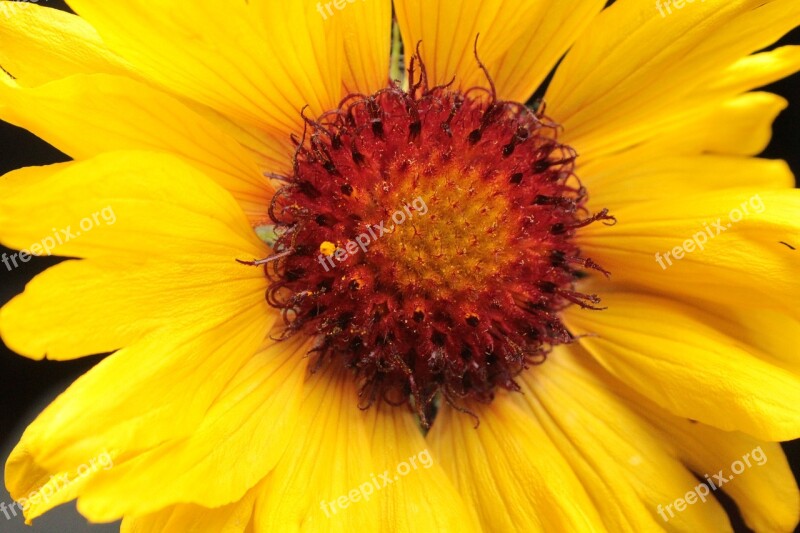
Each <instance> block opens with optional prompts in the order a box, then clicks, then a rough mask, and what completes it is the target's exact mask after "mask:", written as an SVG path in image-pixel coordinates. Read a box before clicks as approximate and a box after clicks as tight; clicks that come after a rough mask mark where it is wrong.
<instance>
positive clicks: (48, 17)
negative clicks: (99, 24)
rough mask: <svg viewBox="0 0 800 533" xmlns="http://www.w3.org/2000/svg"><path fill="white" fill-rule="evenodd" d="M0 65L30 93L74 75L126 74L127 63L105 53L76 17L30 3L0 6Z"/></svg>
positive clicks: (98, 42) (86, 25) (99, 42)
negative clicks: (29, 89) (35, 88)
mask: <svg viewBox="0 0 800 533" xmlns="http://www.w3.org/2000/svg"><path fill="white" fill-rule="evenodd" d="M0 13H2V14H3V15H5V16H4V17H3V24H0V65H2V66H3V69H4V70H5V71H6V72H8V73H10V74H12V75H13V76H14V78H16V80H17V82H19V84H20V85H24V86H26V87H31V86H34V85H39V84H42V83H46V82H48V81H52V80H57V79H60V78H65V77H67V76H71V75H73V74H79V73H92V72H107V73H116V74H125V73H127V72H129V67H128V65H127V64H126V63H125V61H124V60H123V59H122V58H120V57H119V56H117V55H116V54H114V53H113V52H111V51H109V50H108V48H107V47H106V45H105V44H104V43H103V41H102V39H100V37H99V36H98V35H97V32H96V31H95V30H94V28H92V26H91V25H90V24H89V23H87V22H86V21H84V20H82V19H81V18H80V17H77V16H75V15H72V14H70V13H65V12H64V11H61V10H59V9H51V8H49V7H43V6H39V5H36V4H35V3H31V2H12V1H3V2H0Z"/></svg>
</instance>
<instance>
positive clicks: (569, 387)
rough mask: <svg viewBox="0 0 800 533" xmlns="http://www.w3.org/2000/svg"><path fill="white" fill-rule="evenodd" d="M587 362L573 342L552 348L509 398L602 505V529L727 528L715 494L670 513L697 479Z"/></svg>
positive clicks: (686, 529)
mask: <svg viewBox="0 0 800 533" xmlns="http://www.w3.org/2000/svg"><path fill="white" fill-rule="evenodd" d="M587 359H589V361H587ZM587 363H588V364H587ZM591 363H592V362H591V360H590V356H589V355H588V354H587V353H586V352H585V351H584V350H582V349H581V348H580V347H579V346H561V347H558V348H557V349H555V350H554V351H553V352H552V353H551V354H550V356H549V357H548V359H547V361H546V363H545V364H543V365H541V366H538V367H535V368H531V369H530V370H529V371H528V372H526V373H524V374H523V375H522V376H520V381H521V386H522V394H516V395H512V398H513V399H514V400H515V401H516V402H517V403H518V404H521V405H523V406H524V407H525V408H526V409H527V410H528V411H529V412H531V414H532V415H533V416H536V418H537V419H539V421H540V422H541V424H542V426H543V427H544V428H545V430H546V431H547V433H548V435H549V436H550V438H551V439H552V440H553V442H554V443H555V444H556V446H557V447H558V449H559V450H560V451H561V453H562V454H563V455H564V456H565V457H566V458H567V460H568V461H569V463H570V465H571V466H572V468H573V469H574V470H575V473H576V474H577V475H578V477H579V478H580V479H581V481H582V482H583V484H584V486H585V487H586V491H587V493H588V494H589V496H590V497H591V498H592V501H593V502H594V504H595V505H596V506H597V508H598V509H602V513H601V517H602V519H603V521H604V524H605V526H606V528H607V530H608V531H654V530H659V529H660V528H662V527H663V528H665V529H669V530H677V531H712V530H713V531H719V530H721V529H727V530H729V529H730V526H729V524H728V519H727V517H726V515H725V512H724V510H723V509H722V507H721V506H720V505H719V504H718V503H717V502H716V501H715V500H714V499H713V498H711V499H710V501H707V502H705V504H704V505H694V506H689V507H688V508H686V509H685V510H684V511H683V512H680V513H678V514H676V515H675V516H672V517H670V516H669V514H668V511H667V510H665V508H664V506H666V505H668V504H670V503H672V502H674V500H675V499H676V498H678V497H681V496H683V495H684V494H685V493H686V491H687V490H690V489H692V488H694V487H696V486H697V485H698V482H697V480H695V478H694V476H693V475H692V473H691V472H690V471H689V470H688V469H687V468H686V467H685V466H684V465H683V464H682V463H681V462H680V461H679V460H678V458H677V457H676V455H677V454H676V453H675V450H674V448H673V446H672V445H671V441H670V440H669V439H668V438H664V436H663V435H662V434H661V433H660V432H659V431H658V430H657V429H656V428H655V427H653V426H652V425H651V424H650V423H649V422H648V421H647V419H646V418H644V417H642V416H641V415H639V414H638V413H637V412H636V411H635V410H634V406H633V405H632V404H630V403H628V402H626V401H625V399H623V398H620V397H618V396H617V395H616V394H615V390H614V388H610V387H609V384H608V382H607V380H604V379H603V377H604V376H605V375H606V374H607V373H606V371H605V370H603V369H602V368H601V367H599V366H598V365H596V364H594V365H591ZM667 522H668V523H667Z"/></svg>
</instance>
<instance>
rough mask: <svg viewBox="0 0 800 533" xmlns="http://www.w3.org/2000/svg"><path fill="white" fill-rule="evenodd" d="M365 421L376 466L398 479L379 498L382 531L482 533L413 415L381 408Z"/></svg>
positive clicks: (384, 405)
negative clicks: (384, 468)
mask: <svg viewBox="0 0 800 533" xmlns="http://www.w3.org/2000/svg"><path fill="white" fill-rule="evenodd" d="M366 415H367V416H366V424H367V428H368V429H367V431H368V432H369V434H371V435H372V443H371V444H372V446H371V452H372V456H373V461H374V463H375V464H376V465H386V466H387V467H393V468H394V472H396V473H397V474H396V477H397V479H396V480H395V481H394V482H393V484H392V486H391V487H390V488H388V489H387V490H381V491H380V492H378V493H377V494H376V497H378V498H379V500H380V502H381V506H382V517H383V518H382V522H383V525H382V528H381V529H382V530H385V531H387V532H388V531H392V532H412V531H418V532H420V533H425V532H428V531H460V532H465V533H466V532H476V533H478V532H480V531H481V529H480V526H479V522H478V519H477V516H476V515H475V514H474V512H473V510H472V509H471V508H469V507H467V506H466V505H465V502H464V501H463V500H462V499H461V496H459V495H458V493H457V492H456V490H455V487H454V486H453V485H452V483H451V482H450V480H449V479H448V477H447V475H446V474H445V472H444V469H443V468H442V466H441V465H440V464H439V462H438V458H437V457H435V456H433V454H432V453H431V452H430V450H429V449H428V445H427V443H426V442H425V439H424V438H423V436H422V434H421V433H420V430H419V427H418V426H417V424H416V422H415V421H414V418H413V417H412V415H411V413H410V412H408V410H407V409H403V408H395V407H392V406H390V405H387V404H381V405H377V406H373V407H371V408H370V409H369V410H368V411H367V413H366Z"/></svg>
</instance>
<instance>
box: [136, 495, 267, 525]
mask: <svg viewBox="0 0 800 533" xmlns="http://www.w3.org/2000/svg"><path fill="white" fill-rule="evenodd" d="M258 491H259V487H254V488H253V489H251V490H250V491H248V493H247V494H246V495H245V497H244V498H242V499H241V500H239V501H238V502H235V503H231V504H229V505H225V506H223V507H217V508H215V509H209V508H206V507H201V506H199V505H192V504H182V505H174V506H171V507H167V508H166V509H163V510H161V511H158V512H156V513H153V514H150V515H147V516H142V517H136V518H133V517H126V518H125V519H124V520H123V521H122V526H121V528H120V533H164V532H168V531H180V532H181V533H243V532H244V531H247V529H246V528H247V527H248V526H249V525H250V524H251V518H252V515H253V503H254V501H255V497H256V494H257V493H258Z"/></svg>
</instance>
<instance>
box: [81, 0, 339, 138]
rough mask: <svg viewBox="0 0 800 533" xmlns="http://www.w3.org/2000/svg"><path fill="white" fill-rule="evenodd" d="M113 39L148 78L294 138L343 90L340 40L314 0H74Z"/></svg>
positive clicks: (277, 134)
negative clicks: (188, 0) (306, 119)
mask: <svg viewBox="0 0 800 533" xmlns="http://www.w3.org/2000/svg"><path fill="white" fill-rule="evenodd" d="M70 6H71V7H72V8H73V9H74V10H75V11H76V12H77V13H78V14H79V15H81V16H82V17H84V18H86V20H88V21H89V23H91V24H92V25H93V26H94V27H95V28H96V29H97V31H98V33H99V34H100V35H101V37H102V38H103V39H104V41H105V42H106V43H108V46H109V47H110V48H111V49H112V50H114V51H115V52H117V53H119V54H120V55H121V56H123V57H124V58H125V59H127V60H129V61H130V62H131V63H132V64H133V65H134V66H135V68H136V69H137V71H138V72H140V73H141V74H142V75H144V76H145V77H146V78H147V79H149V80H152V81H153V82H155V83H157V84H159V85H161V86H163V87H165V88H167V89H168V90H170V91H172V92H174V93H176V94H180V95H184V96H186V97H188V98H191V99H194V100H196V101H198V102H200V103H202V104H205V105H207V106H209V107H211V108H212V109H215V110H217V111H220V112H222V113H223V114H224V115H226V116H229V117H231V118H233V119H236V120H241V121H244V122H245V123H250V124H257V125H261V126H262V127H263V128H264V129H265V130H267V131H268V132H269V133H271V134H273V135H274V136H275V137H277V138H280V139H282V140H284V139H285V140H286V142H287V143H288V135H289V133H290V132H292V131H295V130H300V131H302V128H301V125H302V121H301V120H300V115H299V113H300V110H301V109H302V108H303V107H304V106H305V105H307V104H308V105H309V106H310V107H311V111H310V114H311V116H316V115H318V114H320V113H322V112H323V111H325V110H328V109H331V108H333V107H335V105H334V104H336V103H338V100H339V96H340V94H341V85H342V81H341V80H342V78H341V69H342V56H343V50H342V48H343V47H342V46H341V44H340V43H341V40H339V41H335V40H334V41H328V40H327V39H328V38H329V37H330V35H329V34H330V31H331V27H330V26H326V25H325V21H324V20H323V19H322V17H321V16H320V15H319V13H318V12H317V10H316V9H315V7H314V4H313V3H310V2H280V3H278V2H273V1H270V0H251V1H249V2H234V3H229V4H226V5H224V6H223V5H221V4H219V2H215V1H212V0H199V1H197V2H194V3H193V4H192V9H188V10H187V9H185V6H182V5H180V4H177V3H175V2H170V1H167V0H157V1H154V0H148V1H144V0H132V1H129V2H125V3H124V4H120V5H113V6H112V5H110V4H108V3H107V2H104V1H100V0H74V1H72V2H71V3H70Z"/></svg>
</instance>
